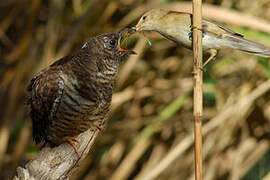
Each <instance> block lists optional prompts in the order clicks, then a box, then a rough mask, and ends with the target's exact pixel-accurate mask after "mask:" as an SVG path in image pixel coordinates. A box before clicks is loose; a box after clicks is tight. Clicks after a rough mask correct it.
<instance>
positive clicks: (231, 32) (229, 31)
mask: <svg viewBox="0 0 270 180" xmlns="http://www.w3.org/2000/svg"><path fill="white" fill-rule="evenodd" d="M218 27H220V28H221V29H223V30H224V31H226V32H228V33H230V34H232V35H235V36H239V37H244V35H242V34H239V33H237V32H234V31H233V30H231V29H229V28H226V27H224V26H221V25H219V24H218Z"/></svg>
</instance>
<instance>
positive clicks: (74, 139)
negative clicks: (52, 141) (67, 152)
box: [64, 137, 80, 158]
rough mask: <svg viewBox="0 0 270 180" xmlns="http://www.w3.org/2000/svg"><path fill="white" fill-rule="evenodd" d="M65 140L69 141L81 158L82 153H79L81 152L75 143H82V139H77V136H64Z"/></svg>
mask: <svg viewBox="0 0 270 180" xmlns="http://www.w3.org/2000/svg"><path fill="white" fill-rule="evenodd" d="M64 141H65V142H67V143H69V144H70V145H71V146H72V147H73V149H74V151H75V153H76V154H77V157H78V158H79V157H80V155H79V152H78V148H77V147H76V145H75V144H74V142H76V143H78V144H80V141H79V140H78V139H76V138H75V137H65V138H64Z"/></svg>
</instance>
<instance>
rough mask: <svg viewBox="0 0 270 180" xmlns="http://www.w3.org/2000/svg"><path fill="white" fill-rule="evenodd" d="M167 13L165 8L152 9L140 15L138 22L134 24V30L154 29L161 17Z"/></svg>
mask: <svg viewBox="0 0 270 180" xmlns="http://www.w3.org/2000/svg"><path fill="white" fill-rule="evenodd" d="M167 14H168V11H167V10H162V9H152V10H150V11H147V12H146V13H145V14H143V15H142V17H141V19H140V20H139V22H138V24H137V25H136V31H154V30H156V27H158V25H159V23H160V21H162V19H163V17H164V16H165V15H167Z"/></svg>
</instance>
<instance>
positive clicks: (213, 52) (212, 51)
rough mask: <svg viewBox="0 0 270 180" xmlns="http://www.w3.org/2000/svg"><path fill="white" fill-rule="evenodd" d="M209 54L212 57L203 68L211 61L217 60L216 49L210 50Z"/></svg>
mask: <svg viewBox="0 0 270 180" xmlns="http://www.w3.org/2000/svg"><path fill="white" fill-rule="evenodd" d="M207 52H208V53H209V54H210V57H209V58H208V59H207V60H206V61H205V62H204V63H203V67H204V66H206V65H207V64H208V63H209V62H210V61H211V60H213V59H215V57H216V55H217V50H216V49H209V50H207Z"/></svg>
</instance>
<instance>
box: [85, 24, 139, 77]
mask: <svg viewBox="0 0 270 180" xmlns="http://www.w3.org/2000/svg"><path fill="white" fill-rule="evenodd" d="M133 32H135V30H132V29H128V28H125V29H123V30H120V31H119V32H115V33H108V34H101V35H99V36H96V37H93V38H91V39H90V40H89V41H88V42H87V43H85V44H84V45H83V47H82V49H81V50H80V52H81V53H82V54H84V56H85V54H88V55H87V56H88V57H91V58H86V59H85V60H86V61H85V62H84V63H85V64H86V66H87V67H88V68H90V69H95V70H96V71H98V72H100V73H102V74H110V75H112V74H114V75H116V72H117V70H118V67H119V65H120V64H121V62H122V61H123V60H124V59H125V58H126V57H127V56H128V55H130V54H136V53H135V52H134V51H132V50H126V49H123V48H121V47H120V44H121V40H122V39H124V38H127V37H128V36H129V35H130V34H132V33H133Z"/></svg>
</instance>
